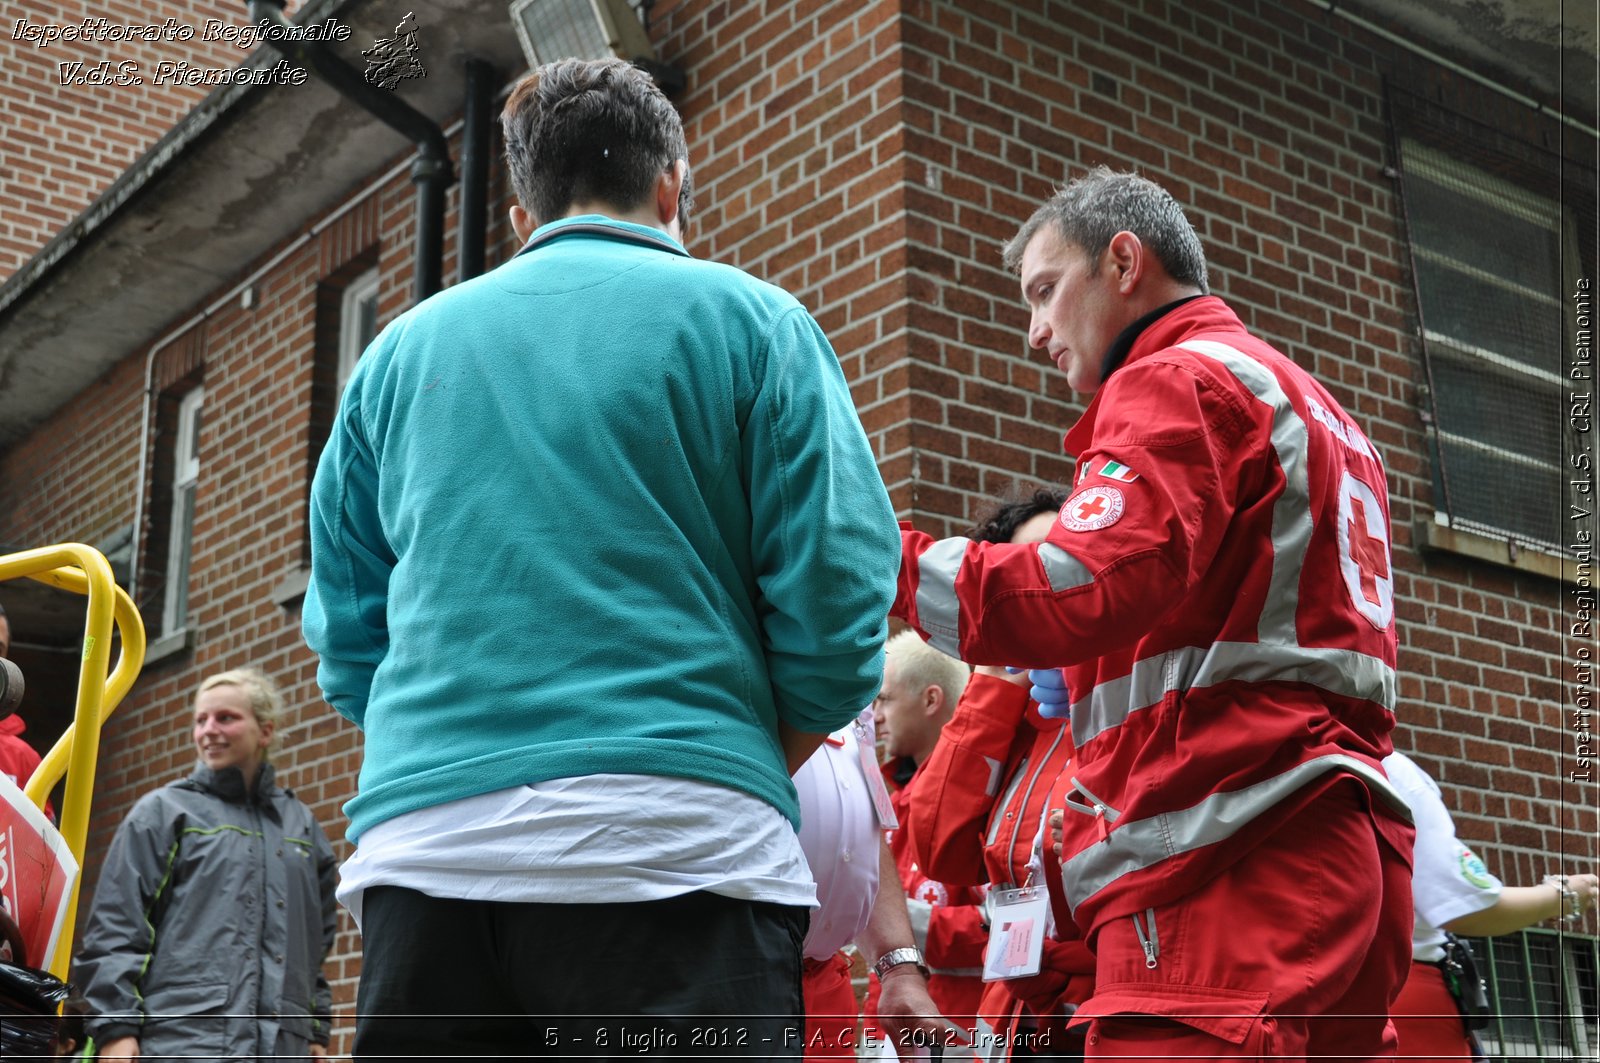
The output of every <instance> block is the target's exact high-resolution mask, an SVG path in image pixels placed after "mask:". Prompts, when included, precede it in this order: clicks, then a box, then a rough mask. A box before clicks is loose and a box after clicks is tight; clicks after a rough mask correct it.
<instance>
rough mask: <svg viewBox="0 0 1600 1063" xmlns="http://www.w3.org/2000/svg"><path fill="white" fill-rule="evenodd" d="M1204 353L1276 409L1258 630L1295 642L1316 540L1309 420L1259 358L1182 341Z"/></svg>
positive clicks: (1271, 638) (1265, 637)
mask: <svg viewBox="0 0 1600 1063" xmlns="http://www.w3.org/2000/svg"><path fill="white" fill-rule="evenodd" d="M1178 346H1179V347H1182V348H1183V349H1185V350H1189V351H1194V352H1195V353H1196V354H1203V355H1205V356H1206V357H1208V358H1211V359H1214V360H1215V361H1218V362H1220V363H1222V367H1223V368H1224V369H1226V370H1227V371H1228V372H1230V373H1232V374H1233V376H1234V378H1235V379H1236V380H1238V381H1239V383H1241V384H1243V385H1244V386H1245V387H1246V388H1248V389H1249V390H1250V393H1251V394H1252V395H1254V396H1255V397H1256V398H1257V399H1258V400H1259V401H1261V402H1262V403H1264V404H1265V405H1267V406H1268V407H1270V408H1271V409H1272V449H1273V451H1274V452H1275V453H1276V454H1277V458H1278V467H1279V468H1280V469H1282V470H1283V478H1284V488H1283V494H1282V495H1280V496H1279V497H1278V501H1277V502H1276V503H1275V504H1274V505H1273V507H1272V582H1271V586H1270V588H1269V589H1268V591H1267V600H1266V604H1265V606H1264V607H1263V609H1262V611H1261V619H1260V622H1259V625H1258V627H1257V629H1256V632H1257V637H1258V638H1259V639H1260V640H1261V641H1262V642H1279V643H1283V644H1285V645H1290V646H1292V645H1294V643H1295V641H1296V640H1295V624H1294V620H1295V616H1296V614H1297V613H1298V612H1299V611H1300V570H1301V569H1302V568H1304V567H1305V560H1306V550H1307V548H1308V547H1309V546H1310V544H1311V489H1310V486H1309V483H1308V479H1307V477H1308V473H1307V472H1306V451H1307V447H1308V445H1309V440H1308V438H1307V432H1306V423H1305V421H1304V420H1302V419H1301V417H1300V415H1299V414H1298V413H1296V412H1295V408H1294V404H1293V403H1291V402H1290V401H1289V396H1288V395H1286V394H1285V393H1284V390H1283V387H1282V385H1280V384H1279V383H1278V378H1277V377H1276V376H1274V375H1273V374H1272V371H1271V370H1269V369H1268V368H1267V367H1266V366H1264V365H1262V364H1261V363H1260V362H1258V361H1256V360H1255V359H1254V358H1251V357H1249V356H1248V355H1246V354H1244V353H1242V352H1241V351H1238V350H1236V349H1235V348H1233V347H1230V346H1228V345H1227V344H1226V343H1217V342H1215V341H1213V340H1189V341H1187V342H1185V343H1180V344H1178Z"/></svg>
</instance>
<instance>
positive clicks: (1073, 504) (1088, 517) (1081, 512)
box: [1061, 486, 1123, 532]
mask: <svg viewBox="0 0 1600 1063" xmlns="http://www.w3.org/2000/svg"><path fill="white" fill-rule="evenodd" d="M1122 508H1123V501H1122V492H1121V491H1119V490H1117V489H1116V488H1115V487H1105V486H1097V487H1089V488H1085V489H1084V490H1082V491H1079V492H1078V493H1077V494H1075V495H1073V496H1072V497H1071V498H1069V499H1067V504H1066V505H1064V506H1062V507H1061V526H1062V527H1063V528H1065V529H1067V530H1068V531H1076V532H1086V531H1096V530H1098V529H1100V528H1109V527H1111V525H1113V524H1115V523H1116V522H1117V521H1119V520H1121V519H1122Z"/></svg>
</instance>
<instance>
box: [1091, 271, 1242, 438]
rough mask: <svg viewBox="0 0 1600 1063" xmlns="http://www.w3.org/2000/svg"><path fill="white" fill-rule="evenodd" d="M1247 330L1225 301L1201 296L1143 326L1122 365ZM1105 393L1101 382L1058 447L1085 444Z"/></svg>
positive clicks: (1212, 296) (1092, 432)
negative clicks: (1191, 341)
mask: <svg viewBox="0 0 1600 1063" xmlns="http://www.w3.org/2000/svg"><path fill="white" fill-rule="evenodd" d="M1246 331H1248V330H1247V329H1246V328H1245V327H1244V323H1243V322H1242V321H1240V320H1239V316H1238V315H1237V314H1235V313H1234V312H1233V311H1232V310H1230V309H1229V308H1228V304H1227V303H1225V302H1223V301H1222V300H1221V299H1219V298H1217V297H1216V296H1214V295H1205V296H1201V297H1200V298H1199V299H1195V300H1192V301H1190V302H1187V303H1184V304H1183V305H1182V306H1179V307H1177V308H1176V309H1174V310H1173V311H1172V312H1171V313H1170V314H1166V315H1164V316H1162V317H1160V318H1157V319H1156V320H1155V321H1152V322H1151V323H1150V324H1149V325H1148V326H1146V328H1145V330H1144V331H1143V332H1141V333H1140V334H1139V337H1138V338H1137V339H1136V340H1134V341H1133V347H1132V349H1131V350H1129V351H1128V357H1127V358H1125V359H1123V362H1122V365H1123V366H1126V365H1130V364H1132V363H1133V362H1137V361H1138V360H1139V359H1141V358H1148V357H1149V356H1150V355H1152V354H1156V353H1159V352H1161V351H1164V350H1166V349H1168V348H1169V347H1176V346H1177V345H1178V344H1180V343H1182V342H1183V341H1185V340H1189V339H1193V338H1194V337H1196V336H1199V335H1202V334H1204V333H1208V332H1231V333H1234V334H1238V333H1240V332H1246ZM1118 371H1120V367H1119V369H1118ZM1105 393H1106V389H1105V385H1104V384H1102V385H1100V389H1099V390H1098V391H1096V392H1095V393H1094V398H1093V399H1091V400H1090V401H1089V408H1088V409H1086V410H1084V411H1083V416H1082V417H1080V418H1078V423H1077V424H1075V425H1073V426H1072V427H1071V428H1070V429H1069V430H1068V431H1067V434H1066V436H1065V437H1064V438H1063V439H1062V440H1061V448H1062V449H1063V450H1065V451H1066V452H1067V453H1068V454H1070V455H1072V456H1074V457H1076V456H1077V455H1079V454H1081V453H1083V450H1084V448H1085V447H1086V446H1088V444H1089V439H1090V437H1091V436H1092V435H1093V434H1094V420H1095V415H1096V414H1097V413H1098V412H1099V407H1100V396H1102V395H1104V394H1105Z"/></svg>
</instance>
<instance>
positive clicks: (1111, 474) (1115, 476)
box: [1098, 459, 1139, 484]
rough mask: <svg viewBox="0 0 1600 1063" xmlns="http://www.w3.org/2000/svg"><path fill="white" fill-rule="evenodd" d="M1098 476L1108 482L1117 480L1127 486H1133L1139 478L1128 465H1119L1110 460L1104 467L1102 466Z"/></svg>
mask: <svg viewBox="0 0 1600 1063" xmlns="http://www.w3.org/2000/svg"><path fill="white" fill-rule="evenodd" d="M1098 475H1100V476H1103V477H1105V478H1106V479H1107V480H1116V481H1117V482H1118V483H1125V484H1131V483H1133V481H1135V480H1137V479H1138V478H1139V474H1138V473H1136V472H1134V471H1133V470H1132V469H1130V468H1128V467H1127V466H1126V465H1121V464H1118V463H1117V462H1114V461H1111V460H1109V459H1107V461H1106V463H1105V464H1104V465H1102V466H1100V472H1099V474H1098Z"/></svg>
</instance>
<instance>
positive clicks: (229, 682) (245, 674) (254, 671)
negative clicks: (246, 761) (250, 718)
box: [194, 668, 283, 760]
mask: <svg viewBox="0 0 1600 1063" xmlns="http://www.w3.org/2000/svg"><path fill="white" fill-rule="evenodd" d="M212 687H238V688H239V689H240V690H242V691H244V696H245V698H246V700H248V701H249V702H250V711H251V712H252V713H253V714H254V715H255V718H256V723H258V724H262V725H265V724H271V725H272V728H273V731H272V737H271V738H269V739H268V740H267V744H266V745H265V746H264V747H263V752H264V755H263V758H262V759H264V760H270V759H271V757H272V751H273V750H274V749H275V748H277V745H278V731H277V725H278V714H279V713H281V712H282V711H283V695H282V694H280V693H278V686H277V684H276V683H274V682H273V681H272V680H270V679H268V678H267V674H266V673H265V672H263V671H261V670H260V669H258V668H234V669H231V670H229V671H226V672H218V673H217V674H216V675H213V676H207V677H206V678H205V679H203V680H201V681H200V687H199V689H198V690H196V691H195V692H194V693H195V697H197V698H198V697H199V696H200V695H201V694H204V693H205V692H206V691H208V690H210V689H211V688H212Z"/></svg>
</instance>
